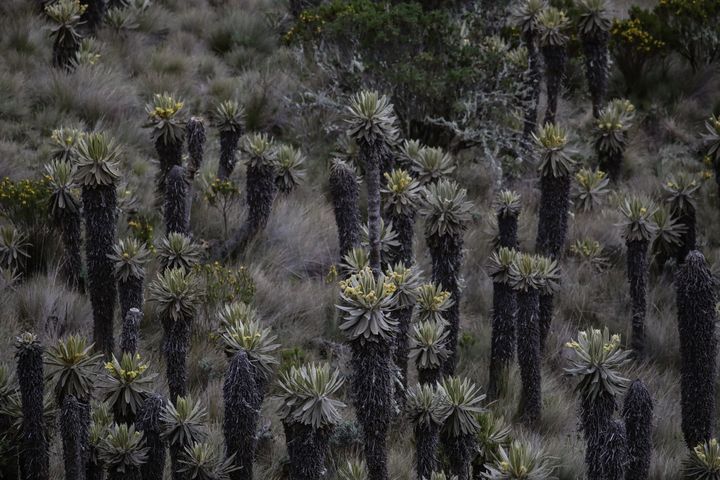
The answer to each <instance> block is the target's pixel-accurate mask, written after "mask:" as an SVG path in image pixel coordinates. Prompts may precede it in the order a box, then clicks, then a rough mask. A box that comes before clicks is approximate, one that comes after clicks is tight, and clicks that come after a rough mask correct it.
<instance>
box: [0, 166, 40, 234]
mask: <svg viewBox="0 0 720 480" xmlns="http://www.w3.org/2000/svg"><path fill="white" fill-rule="evenodd" d="M51 193H52V189H51V187H50V178H49V177H48V176H47V175H45V176H43V177H42V178H40V179H38V180H30V179H27V178H26V179H23V180H20V181H17V182H16V181H13V180H10V179H9V178H8V177H5V178H3V179H2V181H0V214H1V215H3V216H5V217H7V218H9V219H10V220H11V221H12V222H13V223H19V224H26V225H28V224H32V223H34V222H38V221H43V220H44V216H45V214H46V212H47V203H48V199H49V198H50V194H51Z"/></svg>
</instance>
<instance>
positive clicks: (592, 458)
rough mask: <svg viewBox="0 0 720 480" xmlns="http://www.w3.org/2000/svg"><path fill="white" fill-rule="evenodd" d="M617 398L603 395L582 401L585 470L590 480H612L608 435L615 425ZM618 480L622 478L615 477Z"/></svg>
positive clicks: (606, 394) (581, 415)
mask: <svg viewBox="0 0 720 480" xmlns="http://www.w3.org/2000/svg"><path fill="white" fill-rule="evenodd" d="M615 408H616V404H615V398H614V397H613V396H612V395H610V394H608V393H603V394H601V395H599V396H598V397H597V398H595V399H594V400H593V399H590V398H588V397H585V398H583V399H582V401H581V406H580V419H581V424H582V430H583V435H584V436H585V442H586V447H585V468H586V470H587V472H586V473H587V478H588V480H611V478H610V477H607V475H606V470H607V469H606V462H607V456H608V454H609V450H608V446H609V445H608V442H610V441H611V439H610V438H609V436H608V433H609V432H610V430H611V424H612V423H613V413H614V412H615ZM613 478H616V479H619V478H622V477H613Z"/></svg>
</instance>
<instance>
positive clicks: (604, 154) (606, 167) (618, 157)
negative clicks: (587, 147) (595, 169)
mask: <svg viewBox="0 0 720 480" xmlns="http://www.w3.org/2000/svg"><path fill="white" fill-rule="evenodd" d="M597 150H598V152H597V153H598V158H599V160H600V162H599V163H600V165H599V166H600V170H602V171H603V172H605V173H607V174H608V177H609V178H610V180H612V181H613V182H615V181H617V180H618V179H619V178H620V172H621V170H622V163H623V151H622V150H610V151H601V150H600V149H599V148H598V149H597Z"/></svg>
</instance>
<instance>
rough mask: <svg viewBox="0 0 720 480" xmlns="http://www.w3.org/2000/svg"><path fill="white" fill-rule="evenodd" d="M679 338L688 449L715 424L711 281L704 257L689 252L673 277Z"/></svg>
mask: <svg viewBox="0 0 720 480" xmlns="http://www.w3.org/2000/svg"><path fill="white" fill-rule="evenodd" d="M675 288H676V292H677V297H676V304H677V316H678V332H679V337H680V375H681V377H680V405H681V407H682V431H683V436H684V437H685V443H686V444H687V446H688V447H689V448H695V447H696V446H697V445H698V444H700V443H702V442H706V441H708V440H710V438H711V437H712V435H713V430H714V427H715V378H716V375H717V369H716V363H715V360H716V358H717V338H716V334H715V324H716V323H717V314H716V311H715V305H716V303H717V298H716V295H715V281H714V279H713V276H712V273H711V272H710V269H709V267H708V265H707V262H706V261H705V257H703V255H702V254H701V253H700V252H698V251H692V252H690V254H688V256H687V258H686V259H685V263H684V264H682V265H680V267H679V269H678V271H677V274H676V278H675Z"/></svg>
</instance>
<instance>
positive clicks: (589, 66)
mask: <svg viewBox="0 0 720 480" xmlns="http://www.w3.org/2000/svg"><path fill="white" fill-rule="evenodd" d="M609 40H610V34H609V33H608V32H603V31H599V32H597V33H594V34H591V35H587V36H585V37H583V38H582V47H583V53H584V55H585V77H586V78H587V83H588V90H590V99H591V100H592V109H593V117H594V118H598V117H599V116H600V110H602V108H603V105H604V104H605V97H606V95H607V80H608V41H609Z"/></svg>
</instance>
